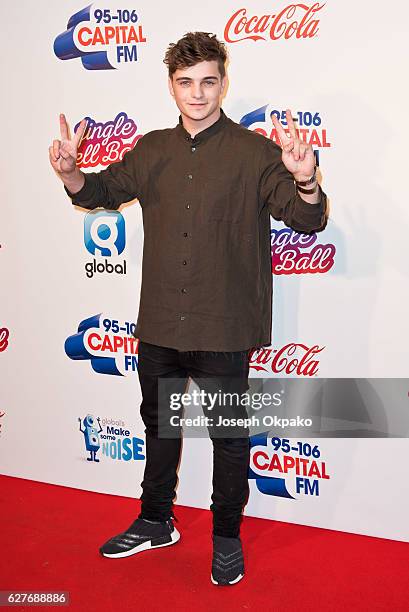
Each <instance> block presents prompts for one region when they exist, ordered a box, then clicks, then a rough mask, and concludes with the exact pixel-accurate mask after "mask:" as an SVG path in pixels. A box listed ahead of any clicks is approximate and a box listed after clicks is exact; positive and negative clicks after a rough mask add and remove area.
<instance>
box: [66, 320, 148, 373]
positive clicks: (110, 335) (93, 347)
mask: <svg viewBox="0 0 409 612" xmlns="http://www.w3.org/2000/svg"><path fill="white" fill-rule="evenodd" d="M134 332H135V323H130V322H129V321H123V322H122V324H121V322H120V321H119V320H118V319H112V318H110V317H106V316H102V314H101V313H100V314H97V315H94V316H92V317H89V318H88V319H84V320H83V321H81V323H80V324H79V325H78V331H77V332H76V333H75V334H73V335H71V336H68V338H67V339H66V341H65V344H64V349H65V353H66V355H67V356H68V357H69V358H70V359H73V360H74V361H90V362H91V367H92V369H93V370H94V372H97V373H98V374H110V375H113V376H126V375H127V374H129V373H132V372H136V371H137V369H138V359H137V355H138V344H139V340H138V339H137V338H135V337H134V336H133V334H134Z"/></svg>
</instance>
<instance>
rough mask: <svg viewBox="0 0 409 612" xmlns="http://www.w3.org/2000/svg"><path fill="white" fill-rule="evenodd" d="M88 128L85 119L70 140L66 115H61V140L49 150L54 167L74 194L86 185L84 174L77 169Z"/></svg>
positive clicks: (55, 142)
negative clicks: (78, 157)
mask: <svg viewBox="0 0 409 612" xmlns="http://www.w3.org/2000/svg"><path fill="white" fill-rule="evenodd" d="M86 126H87V120H86V119H83V120H82V121H81V123H80V124H79V126H78V129H77V131H76V132H75V134H74V136H73V138H70V136H69V128H68V124H67V120H66V118H65V115H63V114H61V115H60V133H61V140H54V141H53V144H52V146H51V147H49V149H48V152H49V156H50V163H51V165H52V167H53V168H54V170H55V171H56V172H57V174H58V175H59V176H60V177H61V179H62V180H63V182H64V184H65V185H66V186H67V188H68V189H69V190H70V191H72V192H73V193H75V192H77V191H79V190H80V189H81V187H82V186H83V184H84V177H83V175H82V172H81V171H80V170H79V168H77V154H78V146H79V144H80V142H81V139H82V137H83V135H84V132H85V128H86Z"/></svg>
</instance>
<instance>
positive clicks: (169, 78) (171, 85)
mask: <svg viewBox="0 0 409 612" xmlns="http://www.w3.org/2000/svg"><path fill="white" fill-rule="evenodd" d="M168 87H169V92H170V95H171V96H173V97H175V92H174V91H173V83H172V77H168Z"/></svg>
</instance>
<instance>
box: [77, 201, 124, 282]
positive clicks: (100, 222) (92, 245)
mask: <svg viewBox="0 0 409 612" xmlns="http://www.w3.org/2000/svg"><path fill="white" fill-rule="evenodd" d="M84 244H85V247H86V249H87V251H88V252H89V253H91V255H95V256H96V258H95V257H94V259H93V260H92V261H91V262H87V263H86V264H85V272H86V275H87V276H88V278H92V277H93V276H94V275H95V274H97V273H98V274H102V273H106V274H113V273H115V274H126V260H125V259H124V260H123V261H122V262H118V263H115V264H114V263H110V262H109V261H108V259H106V258H107V257H109V258H111V257H118V256H119V255H120V254H121V253H122V252H123V251H124V249H125V220H124V218H123V216H122V214H121V213H120V212H119V211H116V210H113V211H107V210H98V211H91V212H89V213H87V214H86V215H85V218H84ZM104 257H105V259H102V261H101V258H104Z"/></svg>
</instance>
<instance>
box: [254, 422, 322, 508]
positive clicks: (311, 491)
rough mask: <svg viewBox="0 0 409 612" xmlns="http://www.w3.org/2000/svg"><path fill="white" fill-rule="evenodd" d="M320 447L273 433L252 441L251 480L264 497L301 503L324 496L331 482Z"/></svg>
mask: <svg viewBox="0 0 409 612" xmlns="http://www.w3.org/2000/svg"><path fill="white" fill-rule="evenodd" d="M321 455H322V452H321V450H320V447H319V445H318V444H316V445H312V444H310V443H309V442H304V441H302V440H299V441H295V440H294V439H291V440H289V439H287V438H280V437H278V436H274V435H271V436H269V432H264V433H261V434H257V435H255V436H252V437H251V438H250V468H249V479H250V480H255V483H256V487H257V489H258V490H259V491H260V493H263V494H264V495H271V496H275V497H285V498H287V499H299V498H301V497H302V496H315V497H319V496H320V495H321V485H322V484H323V483H324V482H325V481H327V480H329V479H330V474H329V473H328V468H327V464H326V462H325V461H323V460H322V456H321Z"/></svg>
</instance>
